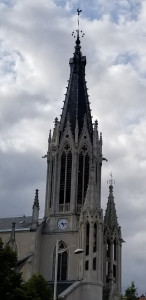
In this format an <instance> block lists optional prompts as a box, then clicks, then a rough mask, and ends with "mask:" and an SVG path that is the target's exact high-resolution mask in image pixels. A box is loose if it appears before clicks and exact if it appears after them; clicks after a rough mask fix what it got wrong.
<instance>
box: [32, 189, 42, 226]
mask: <svg viewBox="0 0 146 300" xmlns="http://www.w3.org/2000/svg"><path fill="white" fill-rule="evenodd" d="M39 208H40V207H39V190H38V189H36V192H35V198H34V203H33V207H32V225H31V230H35V229H37V226H38V219H39Z"/></svg>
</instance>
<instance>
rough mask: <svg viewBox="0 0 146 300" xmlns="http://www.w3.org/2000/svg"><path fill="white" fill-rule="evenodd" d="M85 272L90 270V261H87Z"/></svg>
mask: <svg viewBox="0 0 146 300" xmlns="http://www.w3.org/2000/svg"><path fill="white" fill-rule="evenodd" d="M85 270H86V271H88V270H89V261H88V260H86V261H85Z"/></svg>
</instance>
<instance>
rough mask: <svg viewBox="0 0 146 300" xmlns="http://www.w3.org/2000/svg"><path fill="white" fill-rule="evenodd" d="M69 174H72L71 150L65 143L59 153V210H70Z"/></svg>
mask: <svg viewBox="0 0 146 300" xmlns="http://www.w3.org/2000/svg"><path fill="white" fill-rule="evenodd" d="M71 174H72V152H71V149H70V146H69V145H66V146H65V148H64V150H63V152H62V155H61V170H60V192H59V210H60V211H69V210H70V196H71Z"/></svg>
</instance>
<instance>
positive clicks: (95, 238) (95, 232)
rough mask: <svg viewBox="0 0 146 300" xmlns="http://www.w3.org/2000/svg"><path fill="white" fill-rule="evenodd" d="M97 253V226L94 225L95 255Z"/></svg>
mask: <svg viewBox="0 0 146 300" xmlns="http://www.w3.org/2000/svg"><path fill="white" fill-rule="evenodd" d="M96 251H97V224H96V223H95V224H94V231H93V253H94V252H96Z"/></svg>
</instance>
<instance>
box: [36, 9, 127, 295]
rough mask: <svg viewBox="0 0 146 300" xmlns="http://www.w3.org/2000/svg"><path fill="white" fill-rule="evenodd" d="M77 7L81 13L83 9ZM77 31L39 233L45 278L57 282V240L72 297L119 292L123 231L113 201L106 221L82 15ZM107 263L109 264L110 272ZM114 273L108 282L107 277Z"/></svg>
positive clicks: (52, 139) (52, 137)
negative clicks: (71, 286) (80, 26)
mask: <svg viewBox="0 0 146 300" xmlns="http://www.w3.org/2000/svg"><path fill="white" fill-rule="evenodd" d="M77 12H78V17H79V14H80V11H79V10H77ZM76 32H77V36H76V42H75V51H74V54H73V57H72V58H71V59H70V61H69V64H70V77H69V80H68V86H67V91H66V94H65V100H64V105H63V109H62V114H61V118H60V120H58V119H57V118H55V122H54V130H53V133H51V131H50V133H49V138H48V152H47V179H46V199H45V221H44V224H43V230H42V234H41V244H40V250H39V251H40V262H39V265H40V268H39V269H40V271H41V272H42V274H43V275H44V277H45V278H46V280H48V281H54V277H55V263H56V245H57V248H58V258H57V260H58V266H57V269H58V273H57V281H58V282H65V283H66V284H67V282H72V283H73V282H74V286H73V290H72V292H73V296H71V298H70V296H69V297H68V296H65V295H63V296H62V297H63V298H64V299H68V300H70V299H73V298H74V297H75V298H76V299H81V298H82V297H83V298H84V299H85V300H86V299H88V300H90V299H92V300H95V299H96V300H102V297H103V289H104V290H105V294H106V293H107V298H106V299H109V297H110V296H111V295H112V291H113V289H114V291H115V294H116V295H117V294H118V293H119V292H120V281H119V280H120V271H121V269H120V267H119V266H118V264H119V265H120V266H121V262H120V254H119V253H120V252H119V251H120V250H119V249H120V233H119V232H120V231H119V227H118V224H117V223H114V224H113V223H112V222H111V221H112V218H113V215H114V213H113V210H114V209H112V208H111V206H114V204H111V205H110V204H109V202H108V206H107V211H106V216H105V219H104V220H103V213H102V209H101V167H102V161H103V160H105V159H104V158H103V156H102V135H101V133H99V132H98V122H97V120H96V121H95V122H94V123H92V116H91V110H90V103H89V99H88V93H87V86H86V79H85V67H86V57H85V56H83V55H82V52H81V44H80V31H79V19H78V29H77V31H76ZM112 197H113V195H112V186H111V187H110V196H109V201H110V202H112V201H113V198H112ZM111 199H112V200H111ZM38 209H39V204H38V205H37V211H38ZM111 210H112V212H111ZM110 215H112V217H111V219H110ZM114 217H115V215H114ZM115 219H116V217H115ZM116 220H117V219H116ZM114 222H115V221H114ZM116 222H117V221H116ZM115 228H116V229H115ZM115 230H116V231H115ZM115 232H116V237H115ZM109 244H110V247H114V245H116V251H117V252H116V253H117V260H116V262H115V260H114V259H113V258H112V255H111V256H110V258H109V257H108V256H107V255H106V250H107V245H108V246H109ZM111 245H112V246H111ZM77 248H80V249H83V253H82V254H79V255H74V251H75V249H77ZM110 251H113V250H110ZM107 264H108V266H109V265H110V267H109V271H108V276H107V275H106V267H107ZM115 268H116V269H115ZM115 270H116V271H115ZM114 272H116V277H115V273H114ZM111 274H112V280H111V281H110V280H109V279H107V278H108V277H110V276H111ZM115 278H116V280H117V281H115V282H116V283H114V280H115ZM111 282H112V283H111ZM118 282H119V283H118ZM76 284H77V285H76ZM113 285H114V287H113ZM70 294H71V290H70ZM59 298H60V299H61V296H59Z"/></svg>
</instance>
